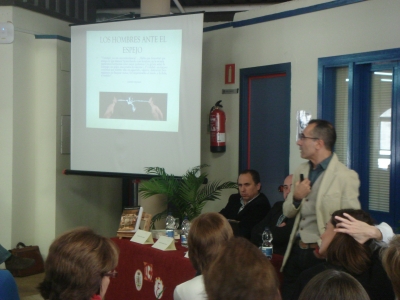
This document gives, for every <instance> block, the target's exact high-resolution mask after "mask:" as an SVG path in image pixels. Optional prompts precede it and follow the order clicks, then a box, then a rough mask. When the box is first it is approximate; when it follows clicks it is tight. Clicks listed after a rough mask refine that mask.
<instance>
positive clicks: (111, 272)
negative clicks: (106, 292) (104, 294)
mask: <svg viewBox="0 0 400 300" xmlns="http://www.w3.org/2000/svg"><path fill="white" fill-rule="evenodd" d="M104 276H108V277H110V278H116V277H117V276H118V272H117V271H115V270H114V271H110V272H107V273H105V274H104Z"/></svg>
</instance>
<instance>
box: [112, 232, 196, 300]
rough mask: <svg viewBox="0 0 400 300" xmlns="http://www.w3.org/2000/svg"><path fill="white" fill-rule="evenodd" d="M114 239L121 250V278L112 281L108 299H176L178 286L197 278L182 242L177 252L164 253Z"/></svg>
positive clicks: (119, 265)
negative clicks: (175, 294) (174, 297)
mask: <svg viewBox="0 0 400 300" xmlns="http://www.w3.org/2000/svg"><path fill="white" fill-rule="evenodd" d="M112 240H113V241H114V242H115V243H116V244H117V245H118V247H119V249H120V256H119V263H118V267H117V268H116V270H117V271H118V277H117V278H111V282H110V285H109V287H108V290H107V293H106V297H105V298H106V300H130V299H135V300H138V299H143V300H147V299H164V300H169V299H170V300H172V299H173V293H174V289H175V287H176V286H177V285H178V284H180V283H182V282H185V281H187V280H189V279H192V278H193V277H194V276H195V273H196V271H195V270H194V269H193V267H192V264H191V263H190V261H189V259H188V258H185V257H184V254H185V252H186V251H187V248H184V247H182V246H181V245H180V243H179V242H178V243H175V245H176V248H177V251H161V250H157V249H154V248H152V247H151V246H152V245H140V244H137V243H134V242H131V241H130V240H128V239H117V238H113V239H112ZM156 294H160V295H161V297H158V298H157V297H156Z"/></svg>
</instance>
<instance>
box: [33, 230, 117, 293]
mask: <svg viewBox="0 0 400 300" xmlns="http://www.w3.org/2000/svg"><path fill="white" fill-rule="evenodd" d="M118 256H119V250H118V248H117V246H116V245H115V244H114V242H113V241H111V240H110V239H108V238H105V237H102V236H100V235H98V234H96V233H95V232H94V231H93V230H91V229H89V228H77V229H74V230H71V231H69V232H66V233H64V234H62V235H61V236H59V237H58V238H57V239H56V240H55V241H54V242H53V243H52V244H51V246H50V249H49V255H48V256H47V259H46V263H45V279H44V281H43V282H42V283H41V284H40V285H39V287H38V288H39V290H40V294H41V295H42V297H43V298H44V299H50V300H59V299H74V300H90V299H91V297H92V296H93V295H95V294H100V288H101V283H102V279H103V277H104V276H105V274H106V273H108V272H110V271H113V270H114V269H115V267H116V266H117V264H118Z"/></svg>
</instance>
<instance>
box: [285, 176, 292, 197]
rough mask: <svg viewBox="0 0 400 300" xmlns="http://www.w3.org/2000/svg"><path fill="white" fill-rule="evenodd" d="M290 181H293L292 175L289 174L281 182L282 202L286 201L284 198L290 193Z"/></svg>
mask: <svg viewBox="0 0 400 300" xmlns="http://www.w3.org/2000/svg"><path fill="white" fill-rule="evenodd" d="M292 180H293V174H290V175H288V176H287V177H286V178H285V180H284V181H283V199H284V200H286V197H287V196H288V195H289V193H290V189H291V188H292Z"/></svg>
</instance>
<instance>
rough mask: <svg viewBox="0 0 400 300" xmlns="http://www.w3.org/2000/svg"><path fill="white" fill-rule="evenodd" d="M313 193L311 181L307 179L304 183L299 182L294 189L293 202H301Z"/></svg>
mask: <svg viewBox="0 0 400 300" xmlns="http://www.w3.org/2000/svg"><path fill="white" fill-rule="evenodd" d="M310 192H311V181H310V180H309V179H308V178H305V179H304V180H303V181H297V182H296V184H295V187H294V193H293V200H295V201H301V200H303V198H305V197H307V195H308V194H309V193H310Z"/></svg>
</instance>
